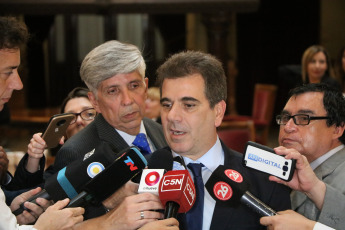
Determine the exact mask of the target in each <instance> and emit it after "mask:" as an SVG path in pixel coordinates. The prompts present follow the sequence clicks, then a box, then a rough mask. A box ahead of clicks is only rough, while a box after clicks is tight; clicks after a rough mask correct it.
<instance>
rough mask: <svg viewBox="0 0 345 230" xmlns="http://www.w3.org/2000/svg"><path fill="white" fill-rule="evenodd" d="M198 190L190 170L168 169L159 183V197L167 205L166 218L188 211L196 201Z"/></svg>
mask: <svg viewBox="0 0 345 230" xmlns="http://www.w3.org/2000/svg"><path fill="white" fill-rule="evenodd" d="M195 197H196V191H195V187H194V183H193V180H192V178H191V177H190V174H189V172H188V170H175V171H168V172H167V173H166V174H165V175H164V176H163V179H162V180H161V182H160V184H159V198H160V200H161V202H162V204H163V205H164V206H165V212H164V219H167V218H170V217H175V218H176V217H177V213H185V212H188V211H189V210H190V209H191V208H192V206H193V205H194V203H195Z"/></svg>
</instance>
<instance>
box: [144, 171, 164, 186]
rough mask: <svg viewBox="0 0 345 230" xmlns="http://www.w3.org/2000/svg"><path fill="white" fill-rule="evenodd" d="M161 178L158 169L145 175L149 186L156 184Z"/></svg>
mask: <svg viewBox="0 0 345 230" xmlns="http://www.w3.org/2000/svg"><path fill="white" fill-rule="evenodd" d="M159 179H160V176H159V173H158V172H156V171H154V172H150V173H148V174H147V175H146V177H145V184H147V185H148V186H154V185H155V184H157V183H158V182H159Z"/></svg>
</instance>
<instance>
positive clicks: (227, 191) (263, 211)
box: [205, 165, 277, 216]
mask: <svg viewBox="0 0 345 230" xmlns="http://www.w3.org/2000/svg"><path fill="white" fill-rule="evenodd" d="M205 187H206V189H207V191H208V192H209V194H210V195H211V196H212V198H213V199H215V200H216V201H217V202H222V203H225V204H227V205H229V206H231V207H237V206H239V205H240V204H241V203H242V204H244V205H246V206H247V207H249V208H250V209H252V210H253V211H254V212H256V213H258V214H259V215H260V216H274V215H276V214H277V213H276V211H274V210H273V209H272V208H270V207H269V206H267V205H266V204H264V203H263V202H262V201H260V200H259V199H258V198H256V197H255V196H254V195H253V194H251V193H250V192H249V191H248V190H249V189H250V185H249V183H248V182H247V181H246V179H245V178H244V177H243V176H242V175H241V174H240V173H239V172H237V171H236V170H233V169H228V168H226V167H225V166H224V165H219V166H218V167H217V169H216V170H215V171H214V172H213V173H212V175H211V176H210V178H209V179H208V181H207V182H206V184H205Z"/></svg>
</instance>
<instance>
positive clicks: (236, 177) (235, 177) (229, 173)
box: [224, 169, 243, 183]
mask: <svg viewBox="0 0 345 230" xmlns="http://www.w3.org/2000/svg"><path fill="white" fill-rule="evenodd" d="M224 173H225V175H227V176H228V177H229V178H230V179H231V180H233V181H235V182H237V183H241V182H242V181H243V177H242V175H241V173H239V172H237V171H236V170H233V169H227V170H225V171H224Z"/></svg>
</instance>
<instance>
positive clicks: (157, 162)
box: [148, 147, 173, 171]
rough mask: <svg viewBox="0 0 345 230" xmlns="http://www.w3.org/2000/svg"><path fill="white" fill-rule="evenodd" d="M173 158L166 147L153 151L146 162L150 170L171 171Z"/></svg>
mask: <svg viewBox="0 0 345 230" xmlns="http://www.w3.org/2000/svg"><path fill="white" fill-rule="evenodd" d="M172 162H173V156H172V153H171V151H170V149H169V148H168V147H166V148H163V149H159V150H157V151H155V152H154V153H153V154H152V155H151V157H150V159H149V160H148V167H149V168H150V169H165V170H167V171H170V170H172Z"/></svg>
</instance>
